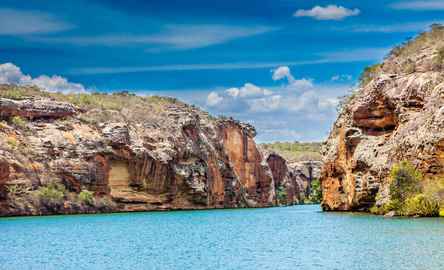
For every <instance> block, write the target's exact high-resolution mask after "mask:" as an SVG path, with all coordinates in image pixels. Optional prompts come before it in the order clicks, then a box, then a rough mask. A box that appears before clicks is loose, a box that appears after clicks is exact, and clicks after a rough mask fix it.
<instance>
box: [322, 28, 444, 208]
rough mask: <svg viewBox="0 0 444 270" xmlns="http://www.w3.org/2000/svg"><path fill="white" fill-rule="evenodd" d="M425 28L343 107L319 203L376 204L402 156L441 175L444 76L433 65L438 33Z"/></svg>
mask: <svg viewBox="0 0 444 270" xmlns="http://www.w3.org/2000/svg"><path fill="white" fill-rule="evenodd" d="M440 31H441V30H440ZM435 34H436V33H434V35H435ZM427 35H432V34H430V33H428V34H426V35H425V36H423V37H422V38H421V37H420V38H419V39H418V40H417V41H414V42H413V43H411V44H410V45H408V47H407V49H405V50H403V51H402V52H401V53H398V54H396V53H394V54H392V55H390V56H389V57H388V58H387V59H386V60H385V62H384V63H383V64H382V65H381V67H380V71H379V72H378V73H377V74H376V75H375V76H374V78H373V80H371V81H370V82H369V83H368V84H366V85H364V86H362V87H361V88H359V89H358V90H357V91H356V93H355V95H354V97H353V98H352V99H351V100H350V101H349V102H348V104H347V105H346V106H345V107H344V108H343V111H342V112H341V114H340V115H339V117H338V119H337V121H336V123H335V124H334V127H333V129H332V131H331V133H330V136H329V138H328V140H327V142H326V144H325V146H324V149H323V155H324V166H323V169H322V176H321V182H322V188H323V203H322V206H323V208H324V209H325V210H344V211H346V210H364V211H365V210H368V208H369V207H371V206H372V205H374V204H377V205H381V204H382V203H383V202H384V201H385V200H387V199H388V196H389V192H388V182H389V173H390V170H391V168H392V166H393V165H394V164H395V163H398V162H400V161H403V160H408V161H410V162H412V163H413V164H414V165H415V166H416V167H417V169H419V170H420V171H421V172H422V173H423V174H424V175H425V177H441V176H443V175H444V160H443V159H442V153H443V152H442V149H443V148H442V145H443V141H444V76H443V72H442V70H441V68H440V67H438V68H437V64H436V63H437V61H438V60H439V61H442V59H441V58H437V57H440V56H439V51H440V49H441V48H442V45H443V44H442V43H443V42H442V41H443V40H441V41H440V42H435V41H433V42H432V41H430V42H427V40H428V39H430V40H432V38H429V36H427ZM440 35H442V33H441V34H440ZM424 40H425V41H426V42H425V44H424V45H422V46H419V42H424ZM406 63H409V64H411V65H413V67H414V68H413V70H412V68H409V70H408V71H406V70H405V66H406ZM377 195H378V196H377ZM376 198H378V199H376Z"/></svg>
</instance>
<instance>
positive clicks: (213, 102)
mask: <svg viewBox="0 0 444 270" xmlns="http://www.w3.org/2000/svg"><path fill="white" fill-rule="evenodd" d="M223 100H224V98H223V97H221V96H220V95H219V94H218V93H216V92H211V93H210V94H208V97H207V105H208V106H210V107H214V106H217V105H218V104H219V103H221V102H222V101H223Z"/></svg>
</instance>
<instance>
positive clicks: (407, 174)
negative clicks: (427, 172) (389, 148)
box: [389, 161, 422, 203]
mask: <svg viewBox="0 0 444 270" xmlns="http://www.w3.org/2000/svg"><path fill="white" fill-rule="evenodd" d="M421 181H422V174H421V172H420V171H418V170H416V169H415V167H414V166H413V165H412V164H411V163H410V162H408V161H402V162H400V163H399V164H396V165H395V166H393V168H392V170H391V172H390V186H389V188H390V198H391V200H392V201H395V203H396V202H398V203H403V202H404V201H405V200H406V199H407V198H408V197H410V196H412V195H414V194H416V193H419V192H420V191H421Z"/></svg>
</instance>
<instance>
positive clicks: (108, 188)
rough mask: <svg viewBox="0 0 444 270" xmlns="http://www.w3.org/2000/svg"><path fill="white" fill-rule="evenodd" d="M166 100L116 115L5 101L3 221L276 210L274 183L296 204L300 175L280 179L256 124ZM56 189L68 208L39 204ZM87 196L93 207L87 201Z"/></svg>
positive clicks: (0, 146) (1, 110)
mask: <svg viewBox="0 0 444 270" xmlns="http://www.w3.org/2000/svg"><path fill="white" fill-rule="evenodd" d="M2 89H4V88H2ZM157 102H159V103H155V104H153V105H152V106H151V105H150V104H148V105H146V104H144V106H148V107H144V106H139V107H137V104H136V105H135V106H136V107H135V108H131V107H124V108H121V109H120V110H111V109H103V108H88V109H85V108H82V109H77V108H76V107H75V106H73V105H71V104H69V103H65V102H59V101H55V100H51V99H40V98H39V97H32V98H30V97H22V98H21V100H18V101H17V100H7V99H4V98H2V99H0V116H1V118H2V120H4V122H2V128H0V152H1V153H2V155H1V160H0V202H1V203H0V205H1V207H0V215H35V214H53V213H83V212H86V213H93V212H103V211H106V212H107V211H147V210H167V209H205V208H223V207H267V206H273V205H275V204H276V193H275V188H276V185H275V180H274V178H275V177H276V178H279V180H278V181H280V182H282V181H287V182H288V186H289V190H290V189H291V192H292V194H293V195H292V196H294V197H295V198H297V196H298V195H297V194H299V193H298V192H299V191H298V190H299V186H297V185H296V184H295V183H296V182H295V181H296V180H295V179H293V178H292V176H286V177H287V178H288V180H282V179H280V178H282V176H281V175H276V176H275V177H273V174H272V171H271V170H270V168H269V165H268V164H267V162H266V161H265V158H264V155H263V154H262V153H261V152H260V151H259V150H258V148H257V147H256V144H255V142H254V136H255V134H256V132H255V130H254V128H253V127H252V126H250V125H248V124H244V123H241V122H238V121H235V120H232V119H214V118H212V117H210V116H209V115H208V114H207V113H205V112H202V111H200V110H198V109H196V108H194V107H191V106H188V105H186V104H183V103H180V102H167V101H162V100H161V101H157ZM136 112H137V113H136ZM153 112H155V113H153ZM13 116H21V117H24V118H27V122H26V125H25V126H21V127H19V126H15V125H14V124H13V123H11V121H10V120H11V118H12V117H13ZM281 159H282V158H281ZM281 162H284V163H282V164H281V166H283V167H285V166H286V164H285V161H282V160H281ZM284 170H285V169H284ZM287 174H288V173H287ZM292 181H293V182H292ZM287 182H286V183H287ZM51 183H58V184H61V185H63V186H64V187H65V188H66V192H65V196H64V198H63V203H62V204H49V203H45V202H41V201H40V202H39V201H35V198H38V192H39V189H41V187H42V186H47V185H49V184H51ZM6 185H9V186H12V187H14V188H17V187H19V189H20V190H24V191H23V193H20V194H12V192H9V193H8V192H7V190H6V189H5V186H6ZM83 190H89V191H92V192H93V193H94V196H95V202H94V205H87V204H85V203H81V202H79V199H78V198H79V193H80V192H81V191H83ZM33 198H34V199H33ZM293 201H297V199H294V200H293ZM4 202H6V203H4Z"/></svg>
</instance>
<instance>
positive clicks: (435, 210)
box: [401, 194, 439, 217]
mask: <svg viewBox="0 0 444 270" xmlns="http://www.w3.org/2000/svg"><path fill="white" fill-rule="evenodd" d="M401 215H403V216H415V215H417V216H422V217H435V216H438V215H439V202H438V201H437V200H436V199H434V198H430V197H427V196H426V195H424V194H417V195H415V196H413V197H411V198H408V199H407V200H406V201H405V204H404V205H403V206H402V208H401Z"/></svg>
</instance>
